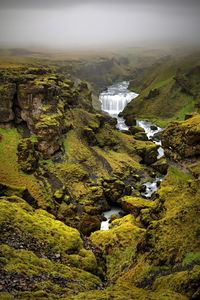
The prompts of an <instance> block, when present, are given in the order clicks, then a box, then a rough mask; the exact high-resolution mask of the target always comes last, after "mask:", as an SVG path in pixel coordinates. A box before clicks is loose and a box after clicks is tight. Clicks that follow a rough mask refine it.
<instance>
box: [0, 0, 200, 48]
mask: <svg viewBox="0 0 200 300" xmlns="http://www.w3.org/2000/svg"><path fill="white" fill-rule="evenodd" d="M199 15H200V1H196V0H188V1H186V0H173V1H172V0H140V1H139V0H132V1H131V0H121V1H120V0H105V1H104V0H85V1H84V0H82V1H80V0H73V1H72V0H68V1H67V0H57V1H55V0H54V1H52V0H43V1H42V0H34V1H28V0H1V2H0V46H31V47H32V46H35V47H36V46H44V47H45V46H48V47H49V46H50V47H54V48H98V47H106V46H108V47H110V46H128V45H141V44H144V43H187V44H192V43H195V44H199V43H200V18H199Z"/></svg>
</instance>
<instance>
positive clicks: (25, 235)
mask: <svg viewBox="0 0 200 300" xmlns="http://www.w3.org/2000/svg"><path fill="white" fill-rule="evenodd" d="M8 204H9V209H8V207H7V206H8ZM0 209H1V218H0V221H1V224H2V225H3V224H5V226H6V224H7V226H8V224H9V226H10V228H12V231H11V232H12V234H14V233H15V234H18V235H19V236H21V238H22V239H24V242H26V240H27V242H28V240H29V239H30V238H31V237H32V236H35V238H36V241H35V244H36V245H38V251H39V252H41V251H45V252H46V253H48V251H52V253H53V252H54V253H56V252H57V251H58V252H60V251H61V253H63V255H64V254H65V253H67V252H70V251H77V250H80V249H81V248H82V241H81V238H80V234H79V233H78V231H77V230H76V229H73V228H70V227H68V226H66V225H64V224H63V223H62V222H60V221H56V220H55V219H54V217H53V216H52V215H50V214H48V213H47V212H46V211H43V210H36V211H33V210H32V208H31V207H30V206H29V205H26V204H24V203H23V204H21V203H9V202H7V201H6V200H3V199H2V201H1V203H0ZM8 235H9V233H8ZM4 239H6V235H5V237H4Z"/></svg>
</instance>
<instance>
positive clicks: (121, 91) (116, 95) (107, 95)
mask: <svg viewBox="0 0 200 300" xmlns="http://www.w3.org/2000/svg"><path fill="white" fill-rule="evenodd" d="M128 86H129V81H123V82H118V83H115V84H113V85H111V86H109V87H108V88H107V89H106V90H105V91H103V92H102V93H101V94H100V95H99V100H100V102H101V103H102V104H101V109H102V111H104V112H106V113H108V114H109V115H110V116H111V117H113V118H116V119H117V125H116V128H118V129H119V130H128V129H129V127H128V126H127V125H126V124H125V120H124V118H123V117H119V116H118V114H119V113H120V112H122V111H123V109H124V108H125V107H126V105H127V104H128V103H129V102H130V101H131V100H133V99H135V98H136V97H137V96H138V94H136V93H134V92H131V91H130V90H129V89H128ZM136 126H139V127H142V128H143V129H144V130H145V133H146V135H147V137H148V139H149V140H152V141H153V142H154V143H155V144H157V145H160V147H159V149H158V156H157V158H158V159H159V158H161V157H162V156H163V155H164V151H163V149H162V147H161V139H160V137H159V133H161V132H162V131H163V129H162V128H160V127H158V126H156V125H155V124H153V123H151V122H147V121H136ZM164 177H165V176H161V177H156V178H155V180H154V181H153V182H146V183H144V186H145V187H146V190H145V192H142V193H141V195H142V196H144V197H146V198H150V197H151V195H152V194H153V193H154V192H155V191H157V189H158V187H159V184H160V182H161V181H162V180H163V179H164ZM120 212H123V211H122V210H121V209H120V208H117V207H112V208H111V210H109V211H106V212H104V217H105V218H106V221H102V222H101V230H108V229H109V222H110V217H111V215H113V214H119V213H120Z"/></svg>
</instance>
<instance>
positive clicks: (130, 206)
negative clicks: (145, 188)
mask: <svg viewBox="0 0 200 300" xmlns="http://www.w3.org/2000/svg"><path fill="white" fill-rule="evenodd" d="M121 205H122V208H123V210H124V211H126V212H128V213H131V214H133V215H134V217H135V218H137V216H138V215H139V214H140V211H141V210H142V209H144V208H149V207H152V204H151V202H148V201H147V200H145V199H143V198H142V197H131V196H125V197H122V199H121Z"/></svg>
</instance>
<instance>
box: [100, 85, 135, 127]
mask: <svg viewBox="0 0 200 300" xmlns="http://www.w3.org/2000/svg"><path fill="white" fill-rule="evenodd" d="M128 85H129V81H123V82H119V83H115V84H113V85H111V86H109V87H108V88H107V90H106V91H104V92H102V93H101V94H100V96H99V100H100V101H101V103H102V105H101V109H102V111H105V112H107V113H108V114H109V115H110V116H111V117H113V118H116V119H117V125H116V127H117V128H118V129H120V130H128V127H127V126H126V124H125V121H124V118H122V117H118V114H119V113H120V112H122V111H123V109H124V108H125V107H126V105H127V104H128V103H129V102H130V101H131V100H132V99H134V98H136V97H137V96H138V94H136V93H133V92H131V91H130V90H128Z"/></svg>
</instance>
